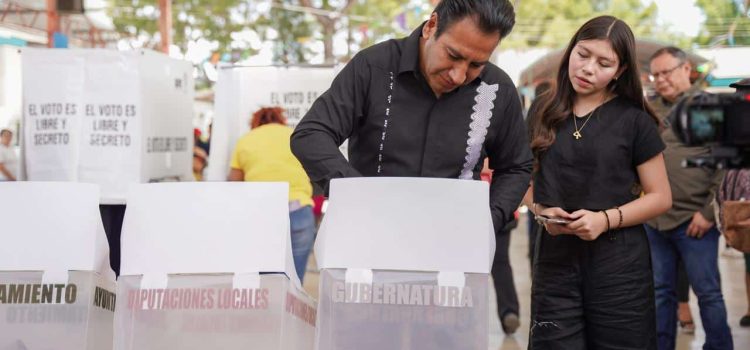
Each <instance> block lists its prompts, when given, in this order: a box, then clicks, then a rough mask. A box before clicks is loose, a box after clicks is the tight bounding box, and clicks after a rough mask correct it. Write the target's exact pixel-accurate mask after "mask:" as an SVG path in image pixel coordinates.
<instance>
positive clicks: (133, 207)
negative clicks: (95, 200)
mask: <svg viewBox="0 0 750 350" xmlns="http://www.w3.org/2000/svg"><path fill="white" fill-rule="evenodd" d="M289 235H290V233H289V206H288V184H286V183H249V182H223V183H222V182H213V183H163V184H143V185H135V186H133V187H132V188H131V192H130V195H129V197H128V209H127V211H126V213H125V220H124V223H123V229H122V239H121V242H122V268H121V275H142V274H143V275H161V276H164V275H167V274H178V273H191V274H205V273H235V274H243V273H249V274H253V273H254V274H257V273H259V272H279V273H286V274H287V276H289V278H290V279H291V280H292V281H293V282H294V281H296V282H295V283H296V284H297V285H299V279H298V278H297V276H296V273H295V269H294V261H293V259H292V254H291V238H290V236H289Z"/></svg>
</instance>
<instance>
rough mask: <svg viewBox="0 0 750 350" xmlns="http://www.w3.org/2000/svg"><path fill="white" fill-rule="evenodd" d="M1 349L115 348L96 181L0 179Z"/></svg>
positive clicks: (109, 278)
mask: <svg viewBox="0 0 750 350" xmlns="http://www.w3.org/2000/svg"><path fill="white" fill-rule="evenodd" d="M0 198H2V199H3V200H2V201H0V222H2V226H3V229H2V231H0V239H2V244H0V349H2V350H27V349H28V350H31V349H56V350H81V349H84V350H102V349H104V350H106V349H112V321H113V318H114V308H115V301H116V297H115V294H114V292H115V282H114V278H115V276H114V273H113V272H112V270H111V269H110V267H109V259H108V251H107V249H108V248H107V241H106V239H107V238H106V236H105V234H104V229H103V227H102V222H101V219H100V217H99V206H98V204H99V190H98V187H97V186H96V185H91V184H76V183H52V182H49V183H29V182H18V183H0Z"/></svg>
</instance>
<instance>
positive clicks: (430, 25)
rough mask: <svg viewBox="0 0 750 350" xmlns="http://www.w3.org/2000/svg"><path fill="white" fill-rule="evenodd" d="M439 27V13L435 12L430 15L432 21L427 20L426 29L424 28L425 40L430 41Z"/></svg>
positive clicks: (423, 35)
mask: <svg viewBox="0 0 750 350" xmlns="http://www.w3.org/2000/svg"><path fill="white" fill-rule="evenodd" d="M437 26H438V16H437V13H435V12H433V13H432V14H431V15H430V19H428V20H427V23H425V24H424V27H422V37H423V38H425V39H429V38H430V37H432V36H433V35H435V33H436V32H437Z"/></svg>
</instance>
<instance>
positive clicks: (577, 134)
mask: <svg viewBox="0 0 750 350" xmlns="http://www.w3.org/2000/svg"><path fill="white" fill-rule="evenodd" d="M607 101H609V96H607V95H605V96H604V100H603V101H602V103H600V104H599V105H598V106H596V107H594V109H592V110H591V112H589V114H587V115H585V116H583V117H581V118H586V120H585V121H584V122H583V124H582V125H581V127H580V128H579V127H578V117H576V115H575V111H574V112H573V125H574V126H575V128H576V131H575V132H573V137H575V138H576V140H579V139H580V138H582V137H583V134H581V131H582V130H583V127H584V126H586V123H588V122H589V119H591V117H592V116H594V112H596V110H597V108H599V107H600V106H601V105H603V104H605V103H607Z"/></svg>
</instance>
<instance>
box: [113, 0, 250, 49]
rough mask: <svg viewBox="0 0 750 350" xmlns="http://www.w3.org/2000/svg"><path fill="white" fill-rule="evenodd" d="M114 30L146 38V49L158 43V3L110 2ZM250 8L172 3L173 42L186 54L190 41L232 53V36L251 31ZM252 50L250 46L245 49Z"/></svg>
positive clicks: (205, 0)
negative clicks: (247, 30) (201, 42)
mask: <svg viewBox="0 0 750 350" xmlns="http://www.w3.org/2000/svg"><path fill="white" fill-rule="evenodd" d="M110 2H111V6H110V16H111V17H112V19H113V21H114V25H115V28H116V30H117V31H118V32H120V33H126V34H127V35H130V36H132V37H133V38H136V39H139V38H145V39H146V40H145V43H144V46H145V47H149V48H153V47H155V46H156V45H157V44H158V43H159V41H160V37H159V25H158V22H159V6H158V1H157V0H110ZM249 15H250V5H249V3H248V2H247V1H242V0H179V1H173V3H172V24H173V31H172V42H173V44H174V45H177V46H178V47H180V49H181V50H182V52H185V51H186V50H187V47H188V43H189V42H190V41H193V40H196V39H198V38H203V39H205V40H207V41H209V42H211V43H213V44H214V46H215V47H216V50H217V51H218V52H221V53H225V52H230V51H231V48H232V46H231V45H232V43H233V41H236V40H235V39H234V38H233V36H232V33H237V32H240V31H242V30H243V29H246V28H249V25H248V21H247V19H248V18H249ZM245 46H247V47H248V48H249V45H245Z"/></svg>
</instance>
